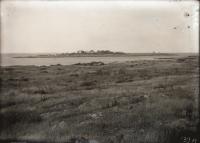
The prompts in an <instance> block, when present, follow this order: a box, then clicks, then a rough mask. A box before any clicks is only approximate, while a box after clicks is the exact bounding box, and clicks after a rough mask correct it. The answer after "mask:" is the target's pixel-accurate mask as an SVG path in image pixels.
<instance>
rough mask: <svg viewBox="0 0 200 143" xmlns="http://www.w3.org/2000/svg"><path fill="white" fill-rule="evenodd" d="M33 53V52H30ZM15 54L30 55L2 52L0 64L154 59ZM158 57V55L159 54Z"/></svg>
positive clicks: (154, 57) (152, 58)
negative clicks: (34, 56)
mask: <svg viewBox="0 0 200 143" xmlns="http://www.w3.org/2000/svg"><path fill="white" fill-rule="evenodd" d="M32 55H33V54H32ZM16 56H30V54H2V55H1V66H13V65H36V66H41V65H46V66H48V65H55V64H61V65H71V64H75V63H89V62H93V61H101V62H104V63H111V62H124V61H135V60H154V59H156V58H157V57H156V56H135V57H64V58H13V57H16ZM159 57H160V56H159Z"/></svg>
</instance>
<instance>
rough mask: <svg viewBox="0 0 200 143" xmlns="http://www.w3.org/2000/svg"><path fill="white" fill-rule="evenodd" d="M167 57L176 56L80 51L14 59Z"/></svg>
mask: <svg viewBox="0 0 200 143" xmlns="http://www.w3.org/2000/svg"><path fill="white" fill-rule="evenodd" d="M155 55H156V56H159V55H160V56H165V55H174V54H170V53H157V52H152V53H124V52H113V51H109V50H97V51H94V50H90V51H83V50H79V51H77V52H72V53H56V54H40V55H33V56H32V55H31V56H17V57H13V58H63V57H121V56H155Z"/></svg>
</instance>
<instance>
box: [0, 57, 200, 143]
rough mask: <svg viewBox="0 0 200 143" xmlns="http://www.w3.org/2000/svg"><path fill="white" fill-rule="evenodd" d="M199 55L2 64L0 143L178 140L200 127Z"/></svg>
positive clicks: (151, 142)
mask: <svg viewBox="0 0 200 143" xmlns="http://www.w3.org/2000/svg"><path fill="white" fill-rule="evenodd" d="M198 58H199V57H198V56H185V57H181V58H180V57H178V58H164V59H158V60H141V61H127V62H122V63H108V64H104V63H102V62H93V63H87V64H81V63H77V64H74V65H60V64H58V65H51V66H7V67H6V66H5V67H1V74H0V79H1V91H0V94H1V96H0V103H1V104H0V105H1V106H0V108H1V112H0V123H1V129H0V140H8V139H15V140H26V141H35V142H41V141H46V142H67V143H173V142H177V143H178V142H179V141H180V142H181V140H182V139H183V138H182V137H184V136H182V135H183V134H184V132H191V133H193V134H195V133H196V132H197V125H198V123H199V120H198V118H199V114H198V94H199V63H198ZM194 138H195V137H194ZM196 140H198V139H197V138H196Z"/></svg>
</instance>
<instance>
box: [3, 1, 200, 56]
mask: <svg viewBox="0 0 200 143" xmlns="http://www.w3.org/2000/svg"><path fill="white" fill-rule="evenodd" d="M198 8H199V3H198V2H197V1H196V2H194V1H193V2H188V1H187V2H186V1H185V2H179V1H178V2H172V1H168V2H167V1H149V2H148V1H142V2H141V1H135V2H134V1H124V2H123V1H93V2H92V1H74V2H73V1H57V2H56V1H29V2H27V1H1V26H2V27H1V52H3V53H10V52H12V53H34V52H47V53H49V52H58V53H59V52H74V51H77V50H91V49H93V50H112V51H124V52H153V51H158V52H198V23H199V22H198V20H199V19H198V15H199V11H198Z"/></svg>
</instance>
